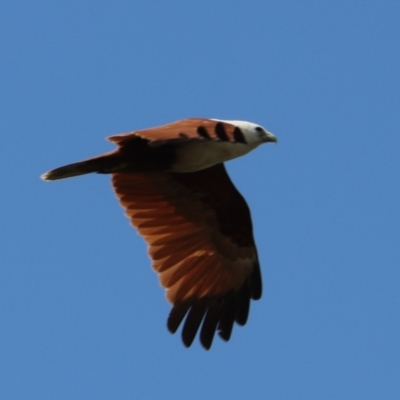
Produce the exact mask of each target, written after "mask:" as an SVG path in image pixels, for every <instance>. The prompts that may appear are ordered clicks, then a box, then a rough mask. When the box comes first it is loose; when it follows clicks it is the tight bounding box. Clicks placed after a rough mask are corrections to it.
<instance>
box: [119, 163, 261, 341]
mask: <svg viewBox="0 0 400 400" xmlns="http://www.w3.org/2000/svg"><path fill="white" fill-rule="evenodd" d="M112 183H113V186H114V189H115V191H116V194H117V196H118V198H119V200H120V202H121V205H122V206H123V207H124V208H125V209H126V215H127V216H128V218H130V219H131V222H132V224H133V225H134V226H135V227H136V228H137V229H138V231H139V233H140V234H141V235H142V236H143V237H144V238H145V240H146V242H147V243H148V245H149V254H150V257H151V258H152V260H153V268H154V269H155V271H156V272H157V273H158V274H159V278H160V282H161V284H162V286H164V287H165V288H166V291H167V298H168V300H169V301H170V302H171V303H172V304H173V308H172V310H171V313H170V316H169V318H168V328H169V330H170V331H171V332H173V333H174V332H175V331H176V330H177V329H178V327H179V325H180V324H181V322H182V320H183V319H184V318H185V316H186V320H185V322H184V326H183V329H182V338H183V342H184V344H185V345H186V346H190V345H191V344H192V342H193V339H194V337H195V335H196V333H197V331H198V329H199V327H200V325H201V324H202V326H201V331H200V341H201V343H202V345H203V346H204V347H205V348H206V349H209V348H210V347H211V344H212V340H213V337H214V333H215V331H216V330H217V331H218V332H219V335H220V336H221V337H222V338H223V339H224V340H229V338H230V335H231V332H232V328H233V324H234V322H235V321H236V322H237V323H238V324H240V325H244V324H245V323H246V321H247V317H248V312H249V305H250V299H254V300H257V299H259V298H260V297H261V275H260V268H259V264H258V259H257V252H256V248H255V245H254V240H253V234H252V224H251V219H250V212H249V209H248V206H247V204H246V202H245V200H244V199H243V197H242V196H241V195H240V193H239V192H238V191H237V190H236V188H235V187H234V185H233V184H232V182H231V181H230V179H229V176H228V174H227V173H226V171H225V167H224V166H223V164H218V165H215V166H214V167H211V168H208V169H205V170H202V171H198V172H194V173H187V174H178V173H169V172H150V173H149V172H147V173H115V174H113V178H112Z"/></svg>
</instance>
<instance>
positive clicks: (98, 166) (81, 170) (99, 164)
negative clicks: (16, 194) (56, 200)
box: [41, 152, 122, 181]
mask: <svg viewBox="0 0 400 400" xmlns="http://www.w3.org/2000/svg"><path fill="white" fill-rule="evenodd" d="M121 167H122V165H121V160H118V157H115V156H114V153H113V152H111V153H109V154H106V155H102V156H98V157H94V158H90V159H89V160H84V161H80V162H77V163H73V164H69V165H65V166H63V167H60V168H56V169H53V170H51V171H48V172H46V173H44V174H43V175H42V176H41V178H42V179H43V180H45V181H54V180H57V179H64V178H71V177H73V176H78V175H85V174H90V173H93V172H97V173H103V174H107V173H112V172H114V171H117V170H119V169H120V168H121Z"/></svg>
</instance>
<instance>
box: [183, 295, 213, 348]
mask: <svg viewBox="0 0 400 400" xmlns="http://www.w3.org/2000/svg"><path fill="white" fill-rule="evenodd" d="M206 311H207V299H205V298H202V299H200V300H199V301H196V302H194V303H193V304H192V307H191V308H190V311H189V313H188V315H187V317H186V320H185V324H184V326H183V328H182V340H183V343H184V345H185V346H186V347H190V346H191V345H192V343H193V340H194V338H195V336H196V334H197V331H198V330H199V327H200V324H201V322H202V320H203V318H204V314H205V313H206Z"/></svg>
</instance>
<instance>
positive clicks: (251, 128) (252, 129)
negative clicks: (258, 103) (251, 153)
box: [216, 120, 278, 147]
mask: <svg viewBox="0 0 400 400" xmlns="http://www.w3.org/2000/svg"><path fill="white" fill-rule="evenodd" d="M216 121H217V120H216ZM218 121H221V122H226V123H228V124H231V125H234V126H237V127H238V128H239V129H240V130H241V131H242V132H243V136H244V138H245V140H246V142H247V144H248V145H250V146H252V147H257V146H259V145H260V144H262V143H267V142H275V143H277V142H278V139H277V138H276V136H275V135H274V134H272V133H271V132H268V131H267V130H266V129H265V128H263V127H262V126H260V125H257V124H254V123H253V122H247V121H226V120H225V121H224V120H218Z"/></svg>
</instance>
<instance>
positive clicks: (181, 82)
mask: <svg viewBox="0 0 400 400" xmlns="http://www.w3.org/2000/svg"><path fill="white" fill-rule="evenodd" d="M399 21H400V3H399V2H397V1H380V2H379V1H358V2H357V1H351V2H350V1H307V2H305V1H304V2H300V1H261V0H259V1H226V0H225V1H211V0H202V1H173V0H172V1H168V2H167V1H165V2H164V1H135V2H134V1H115V2H111V1H110V2H106V1H68V2H53V1H35V2H28V1H12V2H3V4H2V7H1V14H0V51H1V57H0V72H1V80H0V86H1V89H0V101H1V107H0V114H1V118H0V132H1V140H2V145H1V147H0V157H1V158H0V159H1V171H2V172H1V176H2V179H1V183H2V189H1V191H0V203H1V207H0V213H1V229H0V248H1V252H0V323H1V326H0V398H1V399H5V400H13V399H24V400H25V399H40V400H43V399H51V400H53V399H57V400H64V399H66V400H70V399H85V400H90V399H94V400H99V399H100V400H101V399H170V398H171V399H172V398H173V399H175V400H177V399H191V400H197V399H210V400H211V399H224V398H229V399H290V400H292V399H307V400H310V399H399V398H400V378H399V377H400V250H399V249H400V211H399V210H400V23H399ZM194 116H200V117H214V118H221V119H244V120H250V121H253V122H257V123H258V124H261V125H263V126H265V127H266V128H267V129H269V130H270V131H272V132H274V133H275V134H276V135H277V136H278V138H279V144H278V145H277V146H275V145H267V146H263V147H261V148H259V149H257V150H256V151H254V152H253V153H250V154H249V155H248V156H246V157H243V158H240V159H237V160H235V161H232V162H230V163H229V164H228V169H229V172H230V175H231V177H232V179H233V181H234V182H235V184H236V186H237V187H238V189H239V190H240V191H241V192H242V193H243V195H244V196H245V197H246V199H247V201H248V203H249V205H250V207H251V210H252V215H253V220H254V225H255V236H256V241H257V244H258V248H259V255H260V261H261V265H262V273H263V280H264V295H263V298H262V299H261V300H260V301H258V302H255V303H253V306H252V309H251V314H250V319H249V322H248V324H247V325H246V327H244V328H240V327H236V328H235V330H234V333H233V336H232V339H231V341H230V342H229V343H225V342H222V341H221V340H219V339H218V338H216V340H215V342H214V345H213V348H212V349H211V351H209V352H206V351H204V350H203V349H202V348H201V347H200V345H199V343H198V341H196V343H195V344H194V345H193V347H192V348H190V349H186V348H184V347H183V345H182V343H181V339H180V337H179V335H171V334H169V333H168V332H167V330H166V327H165V322H166V317H167V315H168V312H169V305H168V303H167V302H166V301H165V298H164V293H163V290H162V289H161V288H160V287H159V285H158V281H157V277H156V275H155V274H154V273H153V271H152V270H151V268H150V261H149V259H148V257H147V254H146V246H145V244H144V242H143V240H142V238H140V237H139V236H138V235H137V234H136V233H135V231H134V230H133V229H132V228H130V226H129V223H128V220H127V219H126V218H125V217H124V215H123V210H122V208H121V207H120V206H119V205H118V203H117V200H116V199H115V197H114V194H113V193H112V191H111V188H110V183H109V177H107V176H99V175H90V176H85V177H80V178H75V179H71V180H65V181H59V182H52V183H45V182H42V181H41V180H40V179H39V175H40V174H42V173H43V172H45V171H47V170H49V169H51V168H54V167H57V166H60V165H63V164H66V163H70V162H74V161H78V160H80V159H82V158H86V157H90V156H92V155H96V154H99V153H101V152H104V151H108V150H111V149H112V148H113V145H112V144H111V143H107V142H106V141H104V138H105V137H106V136H110V135H112V134H116V133H120V132H125V131H129V130H134V129H140V128H145V127H150V126H155V125H158V124H163V123H167V122H171V121H174V120H177V119H182V118H186V117H194Z"/></svg>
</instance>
